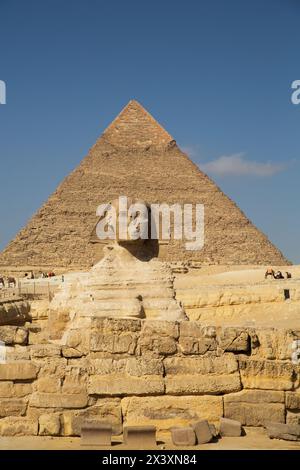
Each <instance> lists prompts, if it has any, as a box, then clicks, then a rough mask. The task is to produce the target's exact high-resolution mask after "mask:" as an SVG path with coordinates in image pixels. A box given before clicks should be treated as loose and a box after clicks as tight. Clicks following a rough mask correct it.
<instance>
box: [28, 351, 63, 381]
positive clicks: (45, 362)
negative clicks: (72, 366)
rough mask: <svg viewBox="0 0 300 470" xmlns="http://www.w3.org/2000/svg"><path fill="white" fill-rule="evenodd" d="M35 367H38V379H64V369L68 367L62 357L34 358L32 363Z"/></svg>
mask: <svg viewBox="0 0 300 470" xmlns="http://www.w3.org/2000/svg"><path fill="white" fill-rule="evenodd" d="M32 363H33V364H35V365H36V366H37V367H39V369H40V370H39V378H40V377H45V376H46V377H49V376H56V377H59V378H64V376H65V373H66V368H67V366H68V362H67V359H65V358H64V357H57V356H54V357H44V358H35V359H34V360H33V361H32Z"/></svg>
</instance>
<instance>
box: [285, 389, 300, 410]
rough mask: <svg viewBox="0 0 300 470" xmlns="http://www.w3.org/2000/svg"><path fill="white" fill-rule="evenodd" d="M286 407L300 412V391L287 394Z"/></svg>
mask: <svg viewBox="0 0 300 470" xmlns="http://www.w3.org/2000/svg"><path fill="white" fill-rule="evenodd" d="M285 403H286V407H287V408H288V409H290V410H300V391H299V390H298V391H297V392H287V393H286V394H285Z"/></svg>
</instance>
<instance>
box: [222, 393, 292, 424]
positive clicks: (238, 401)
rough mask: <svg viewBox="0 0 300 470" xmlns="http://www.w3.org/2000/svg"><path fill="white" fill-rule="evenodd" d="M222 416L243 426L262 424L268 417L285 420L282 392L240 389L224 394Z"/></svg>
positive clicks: (281, 421)
mask: <svg viewBox="0 0 300 470" xmlns="http://www.w3.org/2000/svg"><path fill="white" fill-rule="evenodd" d="M224 416H225V417H226V418H230V419H234V420H237V421H240V422H241V423H242V425H245V426H264V424H265V422H266V421H268V420H269V419H270V416H272V419H274V420H276V421H278V422H279V423H284V422H285V406H284V392H277V391H269V390H242V391H240V392H238V393H234V394H230V395H225V396H224Z"/></svg>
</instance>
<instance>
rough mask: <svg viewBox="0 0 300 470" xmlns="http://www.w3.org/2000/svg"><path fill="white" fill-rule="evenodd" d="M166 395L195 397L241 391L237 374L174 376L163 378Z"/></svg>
mask: <svg viewBox="0 0 300 470" xmlns="http://www.w3.org/2000/svg"><path fill="white" fill-rule="evenodd" d="M165 384H166V393H167V394H170V395H181V394H183V395H196V394H205V393H212V394H215V395H219V394H221V393H232V392H237V391H238V390H241V381H240V376H239V374H238V373H235V374H228V375H225V374H224V375H199V376H197V375H178V376H177V375H174V376H169V377H166V378H165Z"/></svg>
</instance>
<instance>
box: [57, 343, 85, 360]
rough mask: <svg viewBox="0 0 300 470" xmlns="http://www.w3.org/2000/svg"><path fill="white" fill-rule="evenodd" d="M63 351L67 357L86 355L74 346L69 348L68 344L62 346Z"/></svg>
mask: <svg viewBox="0 0 300 470" xmlns="http://www.w3.org/2000/svg"><path fill="white" fill-rule="evenodd" d="M61 353H62V355H63V357H66V358H67V359H70V358H77V357H82V356H83V355H84V353H83V352H82V351H79V350H78V349H74V348H69V347H67V346H63V347H62V350H61Z"/></svg>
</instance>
